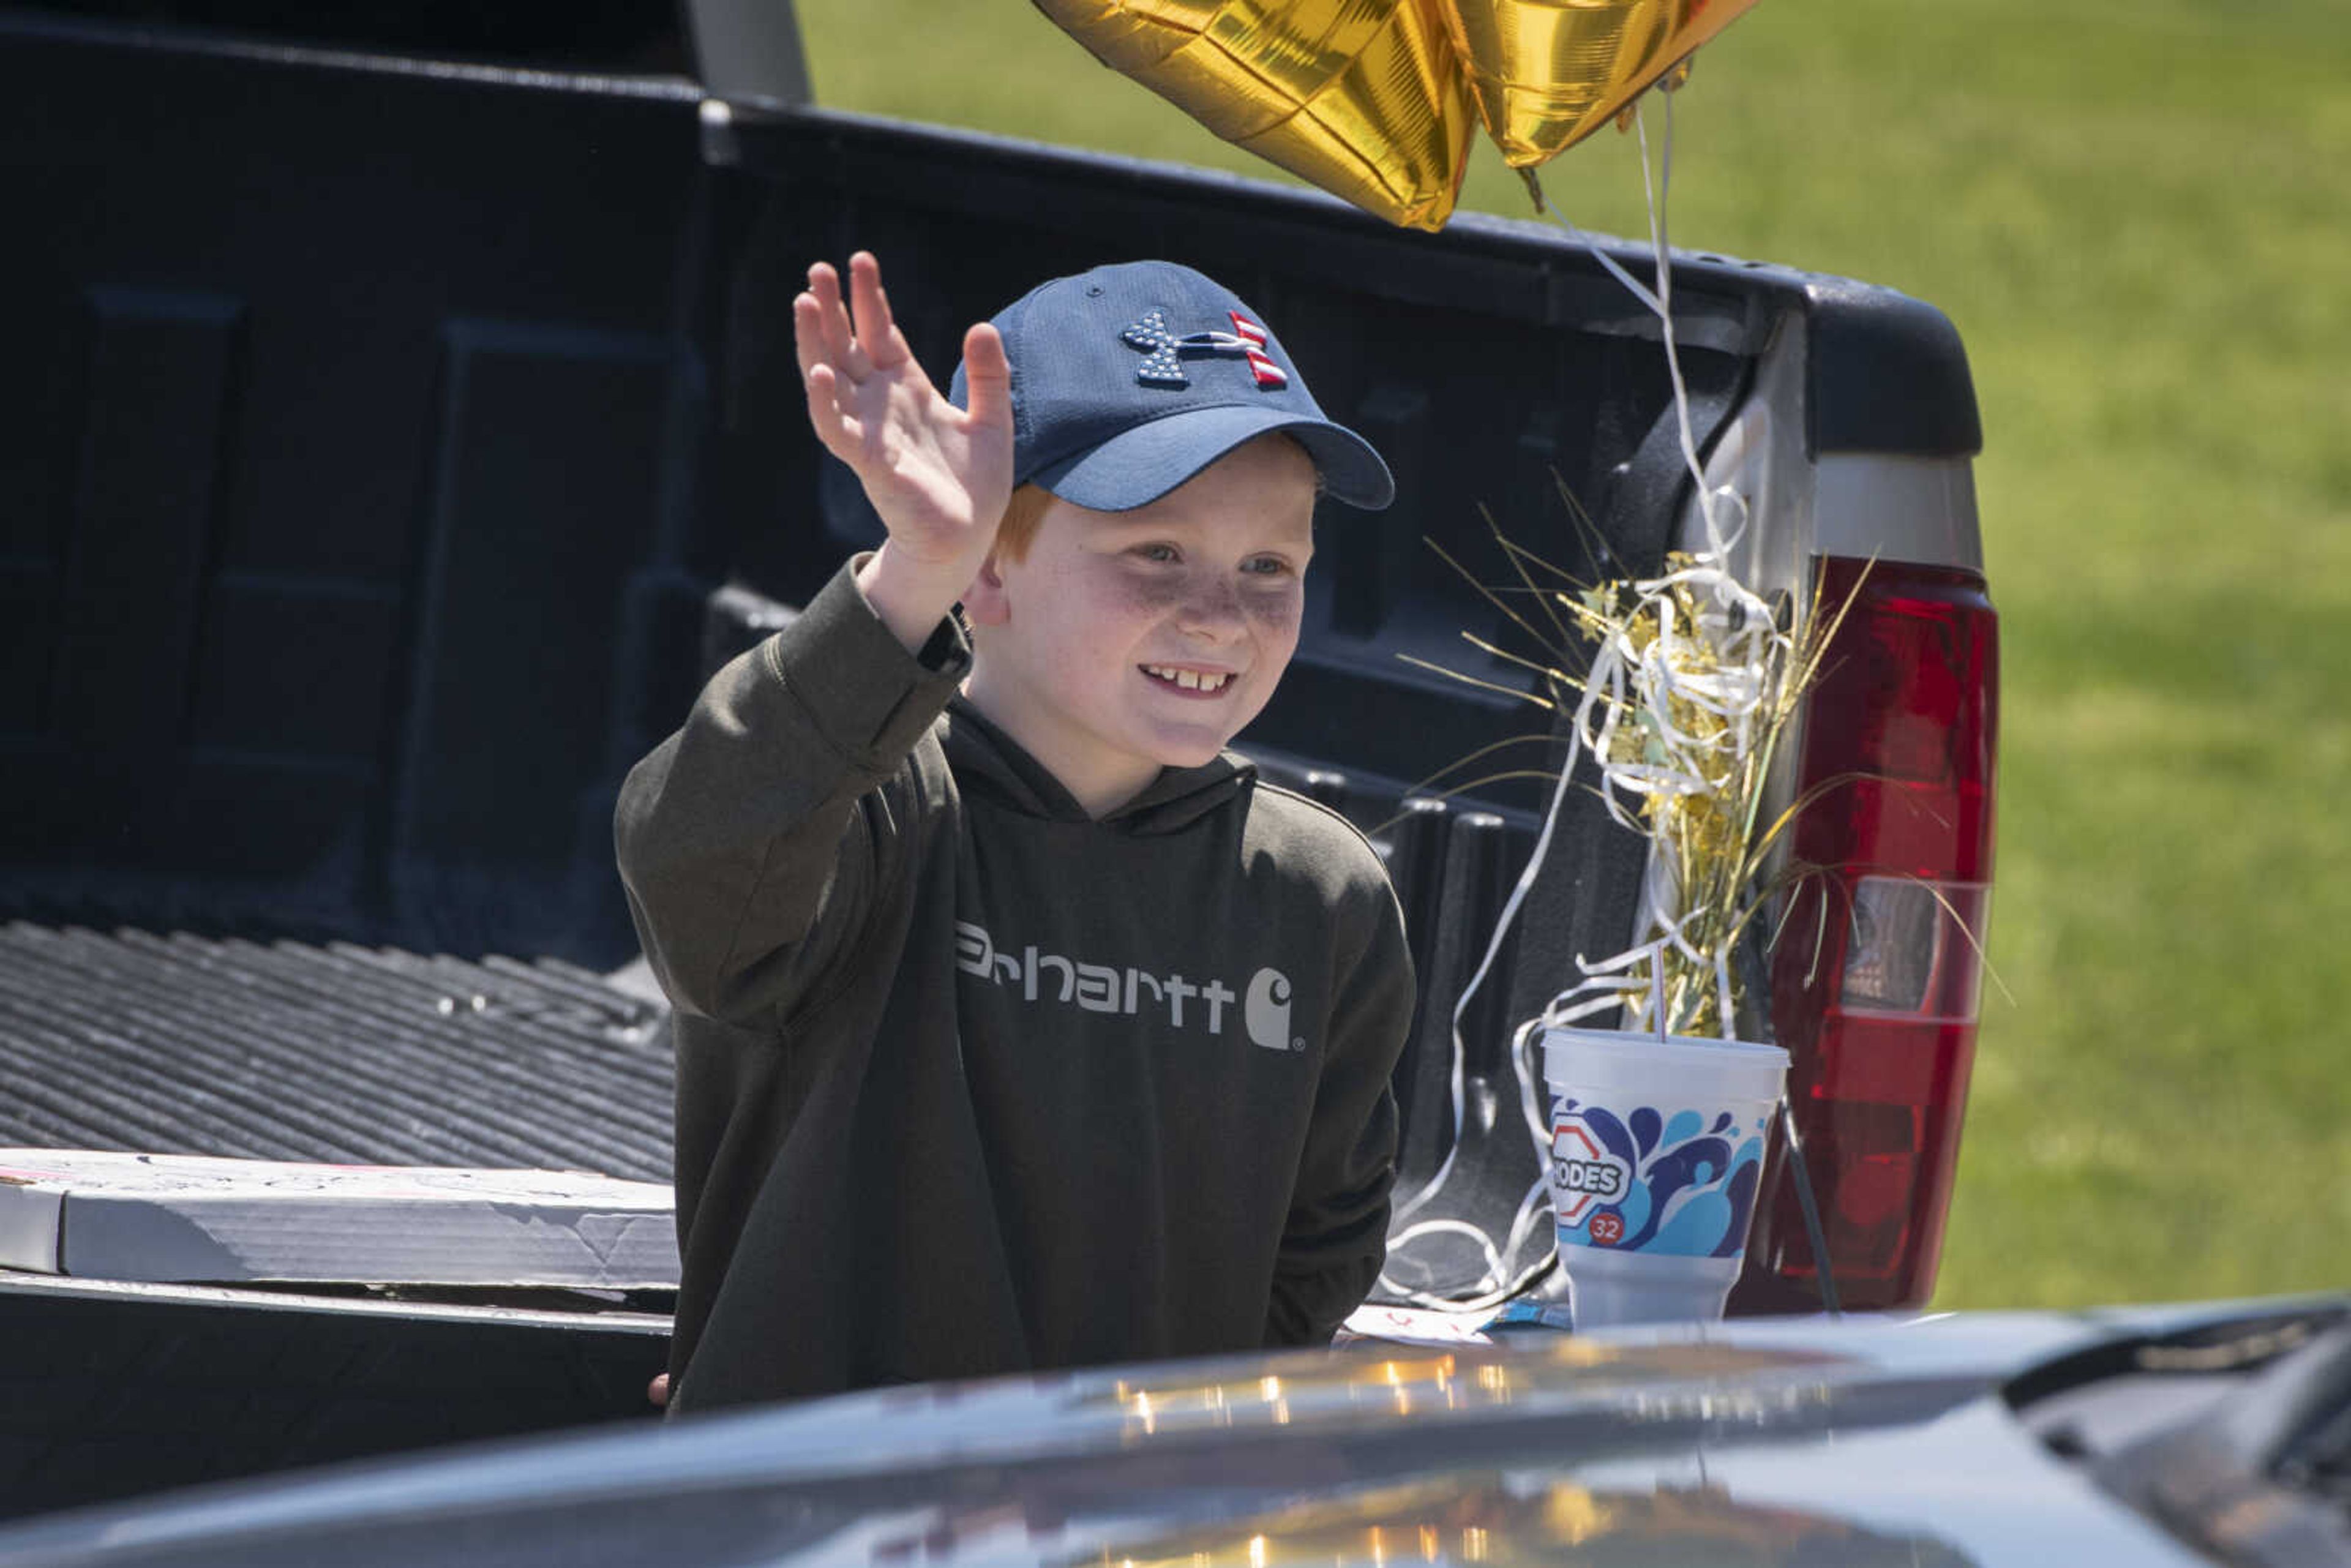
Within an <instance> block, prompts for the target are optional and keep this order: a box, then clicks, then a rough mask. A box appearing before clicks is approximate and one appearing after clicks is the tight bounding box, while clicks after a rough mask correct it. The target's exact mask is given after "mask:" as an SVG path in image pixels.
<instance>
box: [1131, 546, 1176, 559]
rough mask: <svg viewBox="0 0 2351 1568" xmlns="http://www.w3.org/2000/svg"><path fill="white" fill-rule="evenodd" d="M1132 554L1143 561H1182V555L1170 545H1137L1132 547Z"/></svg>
mask: <svg viewBox="0 0 2351 1568" xmlns="http://www.w3.org/2000/svg"><path fill="white" fill-rule="evenodd" d="M1134 553H1135V554H1136V555H1139V556H1141V557H1142V558H1143V559H1145V560H1156V561H1169V562H1173V561H1177V560H1181V559H1183V556H1182V554H1181V553H1180V552H1179V551H1178V550H1177V549H1175V546H1174V545H1170V544H1148V545H1137V546H1135V547H1134Z"/></svg>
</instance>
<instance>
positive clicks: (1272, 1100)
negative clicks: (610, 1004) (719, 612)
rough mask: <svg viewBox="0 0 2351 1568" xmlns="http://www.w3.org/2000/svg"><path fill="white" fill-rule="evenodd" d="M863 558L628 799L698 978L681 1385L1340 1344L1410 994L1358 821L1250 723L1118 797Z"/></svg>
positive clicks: (655, 952) (689, 1087)
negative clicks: (983, 704)
mask: <svg viewBox="0 0 2351 1568" xmlns="http://www.w3.org/2000/svg"><path fill="white" fill-rule="evenodd" d="M969 661H970V653H969V649H968V645H967V643H965V641H964V640H963V638H962V636H961V633H960V632H958V631H957V630H956V628H955V627H953V626H952V625H943V626H942V627H941V628H940V630H939V632H938V633H937V634H936V635H935V636H934V638H933V639H932V641H931V643H930V644H929V645H928V646H927V647H925V649H924V650H923V653H922V655H920V656H916V655H912V654H909V653H907V652H906V651H905V649H904V647H903V646H901V645H900V643H898V642H897V640H896V639H895V638H894V637H893V636H892V635H891V633H890V632H889V631H888V630H887V629H886V628H885V627H883V625H882V623H881V622H880V621H879V620H878V619H877V618H876V617H875V616H874V614H873V612H872V609H871V608H870V607H869V606H868V605H867V604H866V602H865V600H864V598H863V596H862V594H861V593H860V592H859V591H858V590H857V587H856V585H855V582H854V580H853V578H852V575H851V574H850V572H849V571H848V570H843V571H842V572H841V574H840V575H839V576H837V577H836V578H835V579H834V580H832V581H831V583H830V584H829V585H828V586H827V587H826V588H825V589H824V590H823V591H822V592H820V594H819V595H818V596H817V598H816V599H815V600H814V601H812V602H811V603H810V605H809V607H808V609H807V611H806V612H804V613H803V614H801V616H800V617H799V619H798V620H797V621H796V622H794V623H793V624H792V625H791V626H789V628H787V629H786V630H785V631H784V632H780V633H778V635H777V636H775V637H773V638H771V639H770V640H768V642H767V643H763V644H761V645H760V646H759V647H758V648H756V649H754V650H752V651H751V652H750V653H747V654H745V655H744V656H743V657H742V658H740V659H737V660H736V661H735V662H734V663H733V664H729V665H727V666H726V668H725V669H724V670H721V671H720V672H719V673H718V674H716V676H714V677H713V678H712V680H711V682H710V685H708V687H707V688H705V691H704V692H703V694H702V696H701V698H700V700H699V701H698V702H696V704H695V708H694V711H693V713H692V715H691V716H689V717H688V718H687V720H686V722H685V725H684V727H683V728H682V729H680V730H679V731H678V732H677V733H676V734H675V735H674V736H672V737H670V738H669V739H667V740H665V741H664V742H663V743H662V745H661V746H660V747H657V748H655V749H654V751H653V753H652V754H651V755H650V756H648V757H647V758H645V759H644V760H643V762H641V763H640V764H638V766H637V768H635V770H634V771H633V772H632V773H631V774H630V776H629V779H628V782H627V784H626V785H625V786H624V787H623V789H622V795H621V804H620V811H619V815H618V821H617V824H616V831H617V840H618V846H619V854H620V863H621V872H622V880H623V881H624V882H625V883H626V884H627V887H628V892H629V900H630V907H631V910H632V913H633V915H635V918H636V924H637V930H638V933H639V935H640V936H642V938H643V942H644V946H645V952H646V955H647V956H648V957H649V958H650V959H651V961H652V963H653V969H654V971H655V973H656V974H658V975H659V976H660V977H661V980H662V984H663V986H664V988H666V990H667V991H668V993H669V995H670V998H671V999H672V1000H673V1001H674V1003H675V1004H676V1007H677V1017H676V1025H675V1027H676V1038H677V1066H678V1072H677V1165H676V1176H677V1220H678V1236H679V1242H680V1247H681V1249H682V1251H683V1254H684V1281H683V1287H682V1289H681V1291H680V1294H679V1300H678V1314H677V1330H676V1337H675V1340H674V1343H673V1347H672V1350H671V1367H672V1370H673V1372H674V1374H675V1376H674V1395H673V1397H672V1407H673V1409H674V1410H678V1411H685V1410H693V1409H705V1408H712V1407H716V1406H721V1405H729V1404H739V1403H743V1402H746V1401H750V1400H756V1399H765V1398H775V1397H780V1396H796V1395H808V1394H818V1393H825V1392H831V1391H834V1390H839V1389H844V1388H854V1387H862V1386H866V1385H875V1384H883V1383H894V1382H904V1381H911V1380H915V1379H926V1378H935V1377H961V1376H973V1375H984V1374H989V1373H998V1372H1008V1371H1016V1370H1021V1369H1026V1368H1045V1367H1055V1366H1068V1365H1076V1364H1087V1363H1097V1362H1103V1361H1114V1360H1125V1359H1134V1358H1144V1357H1156V1356H1167V1355H1182V1354H1196V1353H1207V1352H1216V1351H1233V1350H1242V1349H1253V1348H1257V1347H1259V1346H1261V1345H1290V1344H1306V1343H1322V1342H1324V1341H1327V1340H1328V1338H1329V1336H1330V1334H1331V1332H1332V1329H1333V1328H1334V1327H1335V1326H1336V1325H1337V1324H1338V1323H1339V1322H1340V1321H1341V1320H1342V1319H1343V1318H1344V1317H1345V1316H1346V1314H1347V1313H1348V1312H1350V1311H1352V1310H1353V1308H1354V1306H1355V1305H1356V1304H1357V1303H1358V1302H1359V1301H1362V1299H1363V1298H1364V1295H1365V1293H1366V1292H1368V1291H1369V1290H1370V1289H1371V1287H1372V1284H1373V1282H1374V1280H1376V1279H1377V1277H1378V1274H1379V1269H1380V1264H1381V1261H1382V1260H1383V1257H1384V1249H1385V1239H1386V1230H1387V1218H1388V1186H1389V1183H1390V1180H1391V1176H1392V1160H1393V1157H1394V1152H1395V1103H1394V1101H1393V1099H1392V1098H1391V1097H1390V1095H1389V1092H1388V1077H1389V1073H1390V1071H1391V1069H1392V1068H1393V1066H1394V1064H1395V1058H1396V1053H1397V1051H1399V1050H1400V1049H1401V1046H1402V1043H1403V1040H1404V1038H1405V1028H1406V1025H1407V1022H1408V1019H1409V1017H1410V1014H1411V1011H1412V995H1413V992H1412V974H1411V967H1410V962H1409V960H1408V959H1407V958H1406V956H1405V944H1404V934H1403V924H1402V920H1401V918H1400V916H1399V915H1398V913H1397V909H1396V904H1395V895H1394V894H1393V893H1392V892H1391V891H1390V890H1389V887H1388V883H1387V879H1386V877H1385V875H1384V873H1383V871H1382V870H1381V867H1380V864H1379V862H1378V860H1377V858H1376V857H1375V856H1374V853H1373V852H1372V850H1371V848H1370V846H1369V845H1368V844H1366V843H1365V842H1364V839H1363V837H1362V836H1361V835H1360V834H1358V833H1357V832H1356V831H1354V829H1353V828H1352V827H1351V826H1349V825H1348V824H1347V823H1346V822H1345V821H1343V819H1341V818H1339V817H1338V816H1336V815H1335V814H1333V813H1332V812H1331V811H1329V810H1325V809H1323V808H1322V807H1321V806H1319V805H1317V804H1315V803H1313V802H1312V801H1310V800H1305V799H1303V798H1301V797H1300V796H1297V795H1293V794H1291V793H1290V792H1288V791H1286V790H1283V789H1278V788H1275V787H1274V786H1271V785H1270V784H1267V783H1265V782H1264V781H1262V780H1260V779H1258V778H1257V777H1256V775H1255V772H1254V770H1253V769H1251V768H1249V765H1248V764H1247V763H1245V762H1243V761H1241V760H1240V759H1238V758H1233V757H1230V756H1229V755H1228V756H1227V757H1225V758H1220V759H1219V760H1217V762H1215V763H1212V764H1210V765H1209V766H1207V767H1205V768H1168V769H1165V770H1164V771H1163V772H1162V773H1161V775H1160V777H1159V779H1157V780H1156V781H1155V783H1154V784H1153V785H1152V786H1151V787H1150V788H1149V789H1146V790H1145V791H1144V793H1143V794H1142V795H1141V796H1139V797H1137V798H1136V799H1135V800H1133V801H1130V802H1129V803H1128V804H1127V805H1125V806H1123V807H1122V808H1120V809H1119V810H1116V811H1113V812H1112V813H1111V814H1110V815H1109V816H1107V817H1105V818H1103V819H1102V820H1101V821H1091V820H1089V819H1088V817H1087V816H1086V814H1085V812H1084V810H1082V809H1081V808H1080V807H1079V805H1078V804H1077V802H1076V801H1075V800H1072V799H1071V797H1070V795H1069V793H1068V791H1066V790H1065V789H1062V788H1061V785H1060V783H1059V782H1058V781H1057V780H1055V779H1053V777H1052V776H1051V775H1050V773H1048V772H1047V771H1046V770H1045V769H1044V768H1042V767H1041V766H1040V765H1039V764H1038V763H1037V762H1036V761H1035V760H1034V759H1032V758H1029V756H1028V755H1027V754H1026V753H1025V752H1023V751H1022V750H1021V749H1020V748H1019V747H1018V746H1017V745H1016V744H1014V743H1013V742H1012V740H1011V739H1010V738H1009V737H1007V736H1005V735H1004V734H1003V733H1002V732H1000V731H998V729H996V728H995V727H993V726H991V725H990V724H988V722H987V720H986V719H984V718H982V717H981V716H979V715H978V714H977V712H975V711H974V710H972V709H971V708H970V707H968V706H966V705H964V704H963V703H962V702H961V701H960V700H959V699H956V697H955V695H954V694H955V691H956V685H957V683H958V682H959V681H960V679H961V678H962V676H963V674H965V673H966V671H967V669H968V667H969Z"/></svg>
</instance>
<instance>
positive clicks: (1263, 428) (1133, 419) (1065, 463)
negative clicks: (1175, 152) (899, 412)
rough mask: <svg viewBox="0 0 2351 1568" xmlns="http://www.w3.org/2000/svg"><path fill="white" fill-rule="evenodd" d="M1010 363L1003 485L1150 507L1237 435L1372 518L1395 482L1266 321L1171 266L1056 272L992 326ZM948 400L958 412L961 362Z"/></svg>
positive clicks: (1094, 503) (1105, 505) (962, 394)
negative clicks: (1313, 473)
mask: <svg viewBox="0 0 2351 1568" xmlns="http://www.w3.org/2000/svg"><path fill="white" fill-rule="evenodd" d="M995 327H996V329H997V331H998V333H999V334H1001V335H1002V337H1003V339H1004V350H1005V356H1006V358H1007V359H1008V360H1009V361H1011V365H1012V433H1013V441H1014V451H1013V459H1012V462H1013V474H1012V478H1013V483H1014V484H1016V485H1024V484H1031V483H1033V484H1036V485H1040V486H1043V487H1044V488H1045V489H1047V490H1050V492H1052V493H1053V494H1054V495H1056V496H1059V497H1061V499H1063V500H1065V501H1070V502H1073V503H1075V504H1076V505H1078V506H1081V507H1089V508H1091V509H1092V510H1094V511H1097V512H1123V511H1126V510H1128V509H1129V508H1130V507H1141V506H1144V505H1147V504H1148V503H1150V502H1153V501H1155V500H1157V499H1158V498H1159V497H1162V496H1164V495H1165V494H1167V492H1168V491H1170V490H1173V489H1175V487H1176V486H1178V485H1181V484H1183V483H1184V482H1185V481H1186V479H1189V478H1190V477H1192V476H1193V475H1195V474H1197V473H1198V472H1199V471H1200V470H1201V469H1203V468H1206V467H1207V465H1209V464H1211V463H1214V462H1215V461H1216V460H1217V458H1219V457H1222V456H1223V455H1225V454H1226V453H1228V452H1230V451H1231V450H1233V448H1235V447H1237V446H1238V445H1240V444H1242V443H1243V442H1245V441H1249V440H1251V439H1253V438H1254V437H1257V436H1259V435H1263V434H1267V433H1268V432H1270V431H1277V430H1278V431H1280V432H1281V433H1282V434H1285V435H1288V436H1290V438H1291V439H1292V440H1294V441H1296V442H1297V443H1298V444H1300V445H1301V446H1302V447H1304V448H1305V449H1306V453H1307V455H1308V456H1310V457H1311V458H1312V459H1313V460H1314V466H1315V467H1316V468H1317V469H1318V470H1319V471H1320V472H1321V475H1322V490H1323V493H1324V494H1325V495H1328V496H1332V497H1335V498H1337V499H1339V500H1342V501H1344V502H1346V503H1347V504H1348V505H1350V506H1353V507H1364V508H1366V509H1368V510H1373V511H1376V510H1378V509H1379V508H1380V507H1384V506H1386V505H1387V504H1388V503H1389V502H1390V501H1392V500H1394V499H1395V480H1394V479H1393V478H1391V477H1390V476H1389V474H1388V465H1386V464H1385V463H1384V462H1382V461H1381V460H1380V455H1379V454H1378V453H1377V452H1375V451H1374V450H1373V448H1372V444H1371V443H1370V442H1368V441H1365V440H1364V438H1363V437H1362V436H1360V435H1358V434H1355V433H1354V432H1353V431H1352V430H1349V429H1348V428H1347V427H1346V426H1345V425H1343V424H1337V423H1332V421H1331V420H1330V419H1329V418H1327V417H1325V415H1324V414H1323V413H1322V406H1321V405H1320V404H1318V403H1317V402H1315V401H1314V395H1313V394H1312V393H1311V392H1308V391H1307V390H1306V381H1305V378H1304V377H1302V376H1301V375H1300V374H1299V373H1298V368H1297V367H1296V366H1295V365H1293V364H1292V363H1291V362H1290V355H1289V354H1288V352H1286V351H1285V350H1283V348H1282V346H1281V340H1280V339H1279V338H1277V337H1275V336H1274V335H1273V332H1272V330H1271V329H1270V328H1268V327H1267V326H1266V325H1265V320H1264V318H1262V317H1260V316H1259V314H1258V313H1257V312H1256V311H1254V310H1252V309H1250V308H1249V306H1248V305H1246V304H1244V303H1243V302H1242V301H1241V299H1240V298H1239V297H1238V296H1237V295H1235V294H1234V293H1233V292H1232V291H1231V290H1230V289H1228V288H1226V287H1224V286H1223V285H1221V284H1219V283H1217V281H1215V280H1214V279H1213V278H1209V277H1204V276H1202V275H1201V274H1199V273H1197V272H1195V271H1193V270H1192V269H1191V268H1190V267H1179V266H1177V265H1176V264H1175V263H1174V262H1170V261H1131V262H1124V263H1121V264H1119V265H1117V266H1113V267H1095V268H1094V269H1093V270H1092V272H1083V273H1080V274H1079V275H1077V276H1076V277H1057V278H1055V279H1053V280H1052V281H1051V282H1050V283H1042V284H1040V285H1038V286H1037V287H1035V288H1032V289H1030V290H1029V292H1028V293H1027V294H1025V295H1023V296H1022V297H1021V298H1019V299H1018V300H1015V301H1014V302H1013V303H1012V304H1010V305H1008V306H1007V307H1005V308H1004V309H1003V310H1001V311H1000V312H998V314H997V316H996V319H995ZM947 397H948V400H949V401H950V402H953V403H954V404H955V405H956V407H958V408H962V407H964V406H966V401H965V400H966V397H967V388H966V384H965V380H964V368H963V366H961V365H960V364H958V365H957V366H956V372H955V381H954V382H953V383H952V384H951V385H950V386H949V388H948V390H947Z"/></svg>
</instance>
